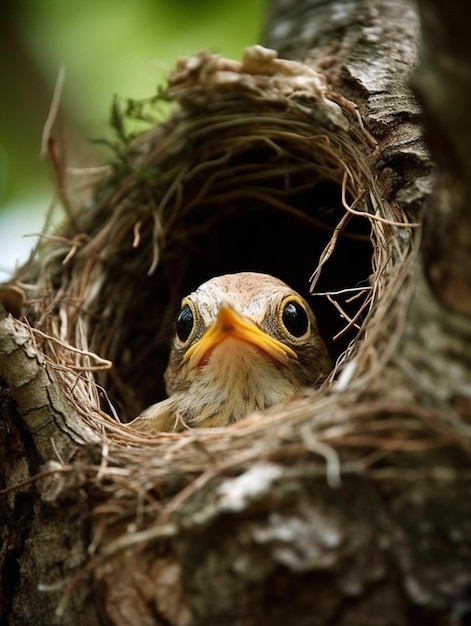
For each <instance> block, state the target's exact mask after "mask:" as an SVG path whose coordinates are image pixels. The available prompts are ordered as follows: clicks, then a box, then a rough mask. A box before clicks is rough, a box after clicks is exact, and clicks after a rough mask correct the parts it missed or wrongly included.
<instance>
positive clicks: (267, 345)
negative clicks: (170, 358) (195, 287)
mask: <svg viewBox="0 0 471 626" xmlns="http://www.w3.org/2000/svg"><path fill="white" fill-rule="evenodd" d="M228 338H233V339H238V340H239V341H245V342H246V343H249V344H251V345H252V346H255V347H256V348H258V349H259V350H261V351H262V352H264V353H265V354H266V355H267V356H268V357H269V358H271V359H272V360H274V361H275V363H276V364H278V365H282V364H283V363H286V362H287V361H288V359H289V358H294V359H297V355H296V352H294V350H292V349H291V348H290V347H288V346H286V345H285V344H284V343H282V342H281V341H278V340H277V339H275V338H274V337H271V336H270V335H268V334H267V333H265V332H264V331H263V330H260V328H259V327H258V326H257V325H256V324H254V323H253V322H252V321H251V320H249V319H248V318H247V317H244V316H243V315H240V314H239V313H237V311H235V310H234V309H233V308H232V306H230V305H229V304H227V303H222V304H221V305H220V307H219V311H218V314H217V317H216V319H215V320H214V322H213V323H212V324H211V326H210V327H209V328H208V330H207V331H206V332H205V333H204V335H203V336H202V337H201V339H199V340H198V341H197V342H196V343H195V344H193V345H192V346H191V347H190V348H188V350H187V351H186V353H185V356H184V358H183V360H184V361H190V363H191V364H192V365H194V366H196V367H197V366H199V365H203V364H204V361H205V359H206V358H207V357H208V356H209V354H210V353H211V351H212V350H214V348H216V346H218V345H219V344H220V343H222V342H223V341H224V340H225V339H228Z"/></svg>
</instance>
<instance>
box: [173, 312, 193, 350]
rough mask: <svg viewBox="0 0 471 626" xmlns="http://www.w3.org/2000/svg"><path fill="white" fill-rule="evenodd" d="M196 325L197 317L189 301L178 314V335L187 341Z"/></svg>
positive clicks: (176, 325)
mask: <svg viewBox="0 0 471 626" xmlns="http://www.w3.org/2000/svg"><path fill="white" fill-rule="evenodd" d="M194 325H195V317H194V315H193V311H192V310H191V307H190V305H189V304H188V303H186V304H184V305H183V306H182V309H181V311H180V313H179V314H178V315H177V320H176V322H175V327H176V331H177V337H178V338H179V339H180V341H183V342H185V341H186V340H187V339H188V337H189V336H190V335H191V331H192V330H193V326H194Z"/></svg>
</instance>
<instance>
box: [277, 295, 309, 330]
mask: <svg viewBox="0 0 471 626" xmlns="http://www.w3.org/2000/svg"><path fill="white" fill-rule="evenodd" d="M281 321H282V322H283V325H284V327H285V329H286V330H287V331H288V333H289V334H290V335H292V336H293V337H296V338H299V337H302V336H303V335H305V334H306V332H307V330H308V328H309V318H308V315H307V311H306V309H305V308H304V306H303V304H302V303H301V302H299V301H298V300H294V299H289V300H288V301H287V302H285V304H284V306H283V310H282V312H281Z"/></svg>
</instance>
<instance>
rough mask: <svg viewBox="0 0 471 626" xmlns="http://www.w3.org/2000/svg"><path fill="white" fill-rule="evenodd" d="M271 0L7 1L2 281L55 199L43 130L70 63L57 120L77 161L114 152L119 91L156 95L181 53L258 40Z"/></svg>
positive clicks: (228, 49)
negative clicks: (107, 141) (101, 142)
mask: <svg viewBox="0 0 471 626" xmlns="http://www.w3.org/2000/svg"><path fill="white" fill-rule="evenodd" d="M265 3H266V0H227V1H225V2H221V0H135V1H134V2H130V1H129V0H63V1H62V2H58V1H57V0H20V1H17V2H14V0H6V1H4V2H3V4H2V17H1V21H0V80H1V85H2V97H1V98H0V282H1V281H2V280H6V279H7V278H8V277H9V275H10V274H11V271H12V270H13V269H14V267H15V264H16V263H18V262H20V263H21V262H23V261H24V260H25V259H26V258H27V256H28V253H29V250H30V249H31V247H32V246H33V244H34V238H31V237H23V235H25V234H28V233H37V232H38V231H39V230H40V229H41V228H42V225H43V223H44V219H45V215H46V212H47V210H48V207H49V205H50V204H51V201H52V198H53V195H54V193H53V189H54V185H53V180H52V174H51V170H50V167H49V165H48V163H46V162H45V160H44V159H41V158H40V149H41V136H42V132H43V128H44V123H45V121H46V118H47V115H48V111H49V108H50V103H51V99H52V94H53V91H54V85H55V83H56V80H57V76H58V73H59V69H60V67H61V66H63V67H64V68H65V72H66V79H65V84H64V89H63V95H62V99H61V107H60V117H59V119H58V123H57V124H56V127H58V128H59V131H60V135H61V137H60V139H61V143H63V145H64V146H65V151H66V162H67V165H68V166H71V167H84V166H93V165H99V164H100V163H102V162H103V161H104V160H106V155H107V153H106V152H104V151H103V148H100V147H99V146H97V145H95V144H93V142H92V141H91V140H93V139H98V138H104V137H110V135H111V132H110V129H109V123H108V120H109V114H110V106H111V102H112V99H113V96H114V94H118V95H119V96H122V97H123V98H133V99H139V98H147V97H150V96H152V95H153V94H154V93H155V91H156V87H157V85H158V84H159V83H163V81H164V76H165V73H166V72H167V71H168V70H169V69H171V68H172V67H173V65H174V63H175V61H176V60H177V59H178V57H180V56H185V55H190V54H192V53H194V52H197V51H198V50H201V49H207V50H210V51H212V52H218V53H221V54H223V55H225V56H228V57H231V58H235V59H239V58H240V56H241V53H242V50H243V49H244V47H245V46H247V45H250V44H253V43H257V42H258V40H259V35H260V32H261V29H262V24H263V21H262V20H263V13H264V8H265Z"/></svg>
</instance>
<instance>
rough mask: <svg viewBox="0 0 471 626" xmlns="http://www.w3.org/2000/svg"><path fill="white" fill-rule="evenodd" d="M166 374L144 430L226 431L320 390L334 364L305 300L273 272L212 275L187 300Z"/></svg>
mask: <svg viewBox="0 0 471 626" xmlns="http://www.w3.org/2000/svg"><path fill="white" fill-rule="evenodd" d="M175 330H176V335H175V338H174V341H173V345H172V349H171V352H170V360H169V364H168V367H167V370H166V372H165V383H166V388H167V393H168V395H169V397H168V399H166V400H163V401H161V402H158V403H157V404H153V405H152V406H150V407H148V408H147V409H146V410H145V411H144V412H143V413H141V414H140V415H139V416H138V417H136V419H134V420H133V421H132V422H131V424H130V425H131V426H133V427H134V428H136V429H138V430H140V431H143V432H149V433H150V432H158V431H181V430H183V429H184V428H186V427H188V428H194V427H204V428H208V427H214V426H227V425H228V424H232V423H234V422H237V421H238V420H241V419H243V418H244V417H246V416H247V415H249V414H250V413H252V412H253V411H256V410H263V409H267V408H269V407H271V406H275V405H277V404H282V403H285V402H287V401H289V400H290V399H292V398H293V397H295V396H296V395H297V394H299V392H300V391H301V390H302V389H303V388H304V387H318V386H320V385H321V383H322V382H323V381H324V380H325V379H326V378H327V376H328V374H329V372H330V371H331V369H332V363H331V360H330V358H329V354H328V352H327V348H326V346H325V344H324V342H323V340H322V339H321V337H320V335H319V331H318V327H317V322H316V318H315V317H314V314H313V313H312V311H311V309H310V308H309V305H308V304H307V302H306V301H305V300H304V299H303V298H302V297H301V296H300V295H299V294H298V293H296V292H295V291H293V290H292V289H290V288H289V287H288V286H287V285H286V284H285V283H283V282H282V281H281V280H278V279H277V278H274V277H273V276H269V275H268V274H258V273H254V272H241V273H238V274H226V275H224V276H218V277H216V278H212V279H211V280H208V281H207V282H205V283H203V284H202V285H201V286H200V287H198V289H197V290H196V291H195V292H193V293H191V294H190V295H189V296H187V297H186V298H184V299H183V301H182V305H181V309H180V312H179V313H178V315H177V318H176V323H175Z"/></svg>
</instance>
